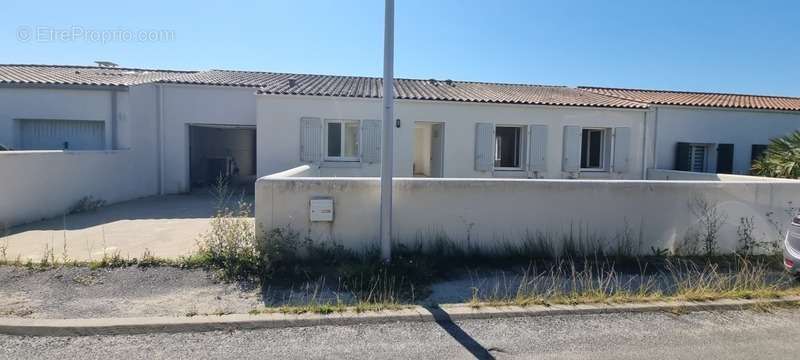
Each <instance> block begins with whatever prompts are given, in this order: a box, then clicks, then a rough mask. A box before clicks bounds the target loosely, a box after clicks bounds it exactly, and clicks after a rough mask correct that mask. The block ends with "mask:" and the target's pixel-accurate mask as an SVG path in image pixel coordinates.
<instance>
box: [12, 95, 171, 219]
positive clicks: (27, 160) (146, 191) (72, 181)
mask: <svg viewBox="0 0 800 360" xmlns="http://www.w3.org/2000/svg"><path fill="white" fill-rule="evenodd" d="M0 94H2V96H0V101H3V102H6V101H10V103H13V105H10V106H9V107H7V108H6V107H1V108H0V111H2V112H3V114H4V115H3V116H4V119H7V118H8V117H9V116H11V117H13V118H57V119H85V118H89V119H104V118H103V116H106V118H105V119H106V120H109V119H110V117H111V105H110V99H111V96H110V94H109V93H108V92H106V91H87V90H41V89H36V90H29V89H0ZM12 100H13V101H12ZM117 101H118V105H117V112H118V115H117V118H118V127H117V129H118V138H117V140H118V145H119V147H120V148H122V149H125V150H116V151H11V152H0V169H2V171H0V184H2V186H0V199H2V201H0V223H2V224H4V226H12V225H15V224H20V223H25V222H30V221H35V220H39V219H41V218H46V217H51V216H59V215H62V214H63V213H64V211H66V210H67V209H68V208H69V207H70V206H72V205H74V204H75V202H76V201H78V200H79V199H81V198H82V197H84V196H92V197H94V198H96V199H102V200H105V201H106V202H107V203H113V202H118V201H124V200H130V199H134V198H138V197H143V196H148V195H154V194H156V193H157V190H158V183H157V171H158V167H157V165H158V161H157V152H156V150H157V136H156V134H157V127H156V121H155V119H156V118H155V108H156V107H155V98H154V97H153V96H152V91H149V90H148V88H147V87H146V86H145V87H141V88H132V89H130V92H118V95H117ZM9 114H12V115H9ZM4 124H5V123H4ZM0 134H2V135H6V136H7V135H8V133H7V132H5V131H3V132H0ZM109 135H110V134H109Z"/></svg>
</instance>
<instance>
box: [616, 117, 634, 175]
mask: <svg viewBox="0 0 800 360" xmlns="http://www.w3.org/2000/svg"><path fill="white" fill-rule="evenodd" d="M630 163H631V128H629V127H618V128H614V172H616V173H624V172H628V169H629V168H630Z"/></svg>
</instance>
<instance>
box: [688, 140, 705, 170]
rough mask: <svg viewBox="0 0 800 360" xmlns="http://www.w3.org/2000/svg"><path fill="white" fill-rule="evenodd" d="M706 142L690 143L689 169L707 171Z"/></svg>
mask: <svg viewBox="0 0 800 360" xmlns="http://www.w3.org/2000/svg"><path fill="white" fill-rule="evenodd" d="M707 147H708V146H707V145H704V144H690V145H689V171H693V172H705V171H706V153H707V152H706V148H707Z"/></svg>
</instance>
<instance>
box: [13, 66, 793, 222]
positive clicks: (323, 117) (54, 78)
mask: <svg viewBox="0 0 800 360" xmlns="http://www.w3.org/2000/svg"><path fill="white" fill-rule="evenodd" d="M395 89H396V94H395V97H396V98H397V103H396V104H397V105H396V113H395V115H396V117H397V122H396V126H398V127H397V128H396V129H395V136H396V139H395V142H394V143H395V146H396V147H395V149H394V151H395V154H396V156H395V159H396V163H395V164H394V166H395V174H396V176H401V177H403V176H406V177H411V176H426V177H456V178H465V177H469V178H488V177H495V178H547V179H572V178H579V179H632V180H635V179H644V178H646V176H647V170H648V169H683V170H694V171H707V172H735V173H745V172H747V171H748V169H749V164H750V161H751V158H752V157H753V156H754V154H756V153H757V152H758V151H760V150H761V149H763V145H764V144H767V143H768V140H769V139H770V138H772V137H776V136H782V135H785V134H787V133H789V132H791V131H793V130H796V129H798V128H800V98H786V97H764V96H751V95H727V94H711V93H679V92H663V91H659V92H654V91H646V90H626V89H606V88H589V87H581V88H568V87H560V86H534V85H519V84H496V83H478V82H461V81H450V80H413V79H396V80H395ZM381 96H382V94H381V79H379V78H368V77H353V76H330V75H304V74H283V73H270V72H250V71H226V70H210V71H166V70H148V69H126V68H107V67H86V66H61V65H54V66H51V65H0V144H1V145H4V146H5V147H11V148H13V149H15V151H2V152H0V170H2V171H0V183H2V184H4V185H3V187H2V189H0V198H2V199H3V200H4V201H3V202H0V222H1V223H7V224H14V223H20V222H25V221H30V220H34V219H37V218H41V217H47V216H53V215H58V214H59V212H60V211H63V209H65V208H67V207H68V206H69V205H71V204H72V203H74V202H75V201H76V200H78V199H79V198H81V197H83V196H89V195H91V196H94V197H98V198H103V199H105V200H107V201H109V202H114V201H122V200H126V199H131V198H135V197H141V196H147V195H153V194H168V193H180V192H187V191H190V190H191V189H192V187H193V186H205V185H207V184H208V183H209V182H210V181H213V178H215V175H216V174H220V173H224V174H226V175H230V176H231V177H232V178H233V179H234V180H235V181H240V182H243V183H252V181H253V179H255V177H257V176H264V175H268V174H271V173H274V172H277V171H281V170H285V169H288V168H292V167H295V166H297V165H300V164H304V163H316V164H319V166H320V170H321V173H322V175H332V176H374V175H377V174H378V169H379V166H380V164H379V163H378V161H379V159H380V156H378V154H379V151H380V121H378V120H380V116H381V103H380V98H381ZM676 155H677V156H676ZM43 202H47V203H48V204H50V206H48V207H42V206H38V205H39V204H41V203H43Z"/></svg>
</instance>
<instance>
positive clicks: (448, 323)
mask: <svg viewBox="0 0 800 360" xmlns="http://www.w3.org/2000/svg"><path fill="white" fill-rule="evenodd" d="M425 309H427V310H428V311H430V312H431V314H432V315H433V318H434V320H435V321H436V324H437V325H439V326H440V327H441V328H442V329H443V330H444V331H446V332H447V333H448V334H450V336H452V337H453V339H455V340H456V341H458V343H459V344H461V346H463V347H464V348H465V349H467V351H469V352H470V353H471V354H472V356H474V357H475V358H476V359H481V360H483V359H492V360H493V359H494V356H493V355H492V354H491V353H490V352H489V350H487V349H486V348H485V347H483V345H481V344H480V343H478V342H477V341H476V340H475V339H473V338H472V337H471V336H470V335H469V334H467V333H466V332H465V331H464V330H463V329H461V327H459V326H458V325H457V324H456V323H454V322H453V319H451V318H450V315H449V314H447V312H445V311H444V310H442V309H441V308H440V307H438V306H436V305H432V306H430V305H429V306H425Z"/></svg>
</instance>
